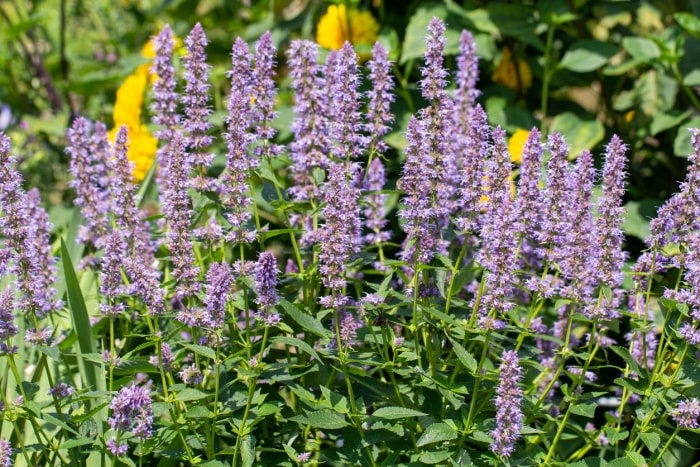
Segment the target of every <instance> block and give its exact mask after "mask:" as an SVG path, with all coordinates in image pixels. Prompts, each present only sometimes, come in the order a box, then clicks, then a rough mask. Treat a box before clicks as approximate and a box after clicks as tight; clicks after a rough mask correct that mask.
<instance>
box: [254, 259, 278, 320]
mask: <svg viewBox="0 0 700 467" xmlns="http://www.w3.org/2000/svg"><path fill="white" fill-rule="evenodd" d="M276 287H277V259H276V258H275V255H274V253H272V252H271V251H264V252H262V253H260V256H259V257H258V262H257V264H256V265H255V291H256V292H257V294H258V297H257V298H256V299H255V303H257V304H258V305H259V306H260V308H262V309H264V310H266V311H267V310H268V309H269V308H271V307H273V306H275V305H276V304H277V302H278V300H279V299H278V298H277V291H276V290H275V288H276Z"/></svg>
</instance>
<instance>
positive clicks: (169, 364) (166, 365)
mask: <svg viewBox="0 0 700 467" xmlns="http://www.w3.org/2000/svg"><path fill="white" fill-rule="evenodd" d="M160 359H161V362H162V364H163V365H162V366H163V370H164V371H170V370H172V369H173V364H174V363H175V356H174V355H173V351H172V349H171V348H170V344H168V343H167V342H161V343H160ZM148 363H150V364H151V365H153V366H155V367H158V368H160V366H161V365H160V364H159V362H158V355H151V357H150V358H149V359H148Z"/></svg>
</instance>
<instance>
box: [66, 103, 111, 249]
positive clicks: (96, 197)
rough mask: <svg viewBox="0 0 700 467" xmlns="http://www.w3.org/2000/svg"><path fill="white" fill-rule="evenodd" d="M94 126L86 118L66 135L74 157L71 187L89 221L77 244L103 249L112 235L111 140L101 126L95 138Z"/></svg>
mask: <svg viewBox="0 0 700 467" xmlns="http://www.w3.org/2000/svg"><path fill="white" fill-rule="evenodd" d="M91 126H92V125H91V123H90V121H88V120H87V119H85V118H83V117H80V118H77V119H76V120H75V122H73V127H72V128H71V129H69V130H68V132H67V136H68V143H69V144H68V147H67V148H66V152H67V153H68V154H69V155H70V156H71V160H70V173H71V175H73V180H72V181H71V182H70V185H71V186H72V187H73V188H74V189H75V192H76V197H75V201H74V202H75V204H76V205H77V206H80V212H81V213H82V215H83V217H84V218H85V221H86V225H84V226H81V228H80V231H79V233H78V240H79V241H80V242H82V243H87V244H92V245H94V246H95V248H101V247H102V246H103V245H104V244H103V241H104V237H105V236H106V235H107V233H108V232H109V219H108V217H107V213H108V212H109V189H108V166H109V140H108V139H107V129H106V127H105V125H104V124H103V123H102V122H97V123H95V131H94V133H93V135H92V137H91V136H90V133H91Z"/></svg>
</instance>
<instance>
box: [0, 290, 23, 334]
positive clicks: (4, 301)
mask: <svg viewBox="0 0 700 467" xmlns="http://www.w3.org/2000/svg"><path fill="white" fill-rule="evenodd" d="M14 301H15V300H14V293H13V291H12V287H7V288H6V289H5V290H3V292H2V294H1V295H0V339H1V340H9V339H10V338H11V337H12V336H15V335H17V333H18V332H19V329H18V328H17V326H16V325H15V315H14V308H15V304H14Z"/></svg>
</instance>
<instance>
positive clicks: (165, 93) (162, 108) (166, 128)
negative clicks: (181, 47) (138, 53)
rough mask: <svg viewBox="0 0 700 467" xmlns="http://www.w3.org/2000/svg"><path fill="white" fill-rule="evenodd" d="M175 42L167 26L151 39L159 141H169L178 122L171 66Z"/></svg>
mask: <svg viewBox="0 0 700 467" xmlns="http://www.w3.org/2000/svg"><path fill="white" fill-rule="evenodd" d="M174 45H175V41H174V39H173V32H172V30H171V29H170V26H169V25H167V24H166V25H165V26H164V27H163V29H162V30H161V31H160V33H158V35H157V36H156V37H155V38H154V39H153V50H154V51H155V53H156V55H155V58H154V59H153V67H152V68H151V74H154V75H156V76H157V78H156V81H155V83H153V102H152V103H151V108H152V110H153V122H154V123H156V124H157V125H160V126H161V127H162V129H161V130H159V131H158V132H157V133H156V136H157V137H158V138H159V139H160V140H161V141H170V139H171V137H172V132H173V131H174V130H175V128H176V127H177V125H178V123H179V122H180V115H179V114H178V113H177V104H178V101H179V99H178V95H177V92H176V91H175V88H176V86H177V83H176V81H175V67H174V66H173V47H174Z"/></svg>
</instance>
